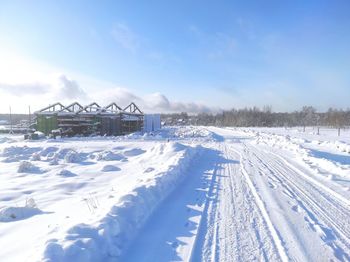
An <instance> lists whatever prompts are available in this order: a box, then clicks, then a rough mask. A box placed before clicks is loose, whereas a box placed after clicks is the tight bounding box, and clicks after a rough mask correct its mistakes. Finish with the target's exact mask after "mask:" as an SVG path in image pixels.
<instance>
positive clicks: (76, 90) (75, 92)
mask: <svg viewBox="0 0 350 262" xmlns="http://www.w3.org/2000/svg"><path fill="white" fill-rule="evenodd" d="M58 88H59V89H58V94H57V97H58V98H60V99H83V100H85V98H86V93H85V91H84V90H83V89H81V88H80V87H79V85H78V83H77V82H76V81H74V80H72V79H69V78H68V77H67V76H65V75H61V76H59V78H58Z"/></svg>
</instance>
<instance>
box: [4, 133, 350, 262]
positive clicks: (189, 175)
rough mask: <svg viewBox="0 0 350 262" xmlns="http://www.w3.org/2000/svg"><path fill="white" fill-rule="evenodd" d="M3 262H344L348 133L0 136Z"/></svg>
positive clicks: (347, 255) (348, 249) (349, 238)
mask: <svg viewBox="0 0 350 262" xmlns="http://www.w3.org/2000/svg"><path fill="white" fill-rule="evenodd" d="M0 246H1V247H2V248H1V249H0V260H1V261H254V260H256V261H288V260H296V261H330V260H338V261H349V260H350V135H347V133H344V135H343V136H340V137H337V133H336V131H335V130H333V131H329V132H322V131H321V135H317V134H316V133H315V132H314V131H312V130H307V132H305V133H304V132H301V131H300V130H299V131H298V130H297V129H289V130H286V129H283V128H274V129H268V128H254V129H248V128H239V129H238V128H237V129H235V128H215V127H208V128H207V127H177V128H167V129H163V130H162V131H161V132H158V133H156V134H153V135H151V134H146V135H137V134H134V135H130V136H126V137H114V138H113V137H111V138H108V137H96V138H69V139H57V140H41V141H23V140H22V137H21V136H9V135H0Z"/></svg>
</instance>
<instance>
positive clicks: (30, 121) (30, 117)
mask: <svg viewBox="0 0 350 262" xmlns="http://www.w3.org/2000/svg"><path fill="white" fill-rule="evenodd" d="M28 110H29V122H28V132H29V131H30V126H31V124H32V116H31V114H30V106H28Z"/></svg>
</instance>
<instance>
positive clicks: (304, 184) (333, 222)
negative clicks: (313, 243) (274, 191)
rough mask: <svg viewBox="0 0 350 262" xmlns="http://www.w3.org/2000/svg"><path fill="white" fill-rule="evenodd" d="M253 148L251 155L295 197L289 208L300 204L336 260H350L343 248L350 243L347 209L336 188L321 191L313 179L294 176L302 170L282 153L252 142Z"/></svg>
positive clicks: (311, 224) (321, 188)
mask: <svg viewBox="0 0 350 262" xmlns="http://www.w3.org/2000/svg"><path fill="white" fill-rule="evenodd" d="M252 148H253V149H254V150H252V152H253V155H255V157H256V158H257V159H258V160H259V161H260V162H261V163H262V165H263V166H264V167H265V168H267V169H268V170H269V171H270V174H271V175H273V176H275V178H276V179H277V180H279V182H280V184H281V186H283V187H284V188H285V189H284V192H285V194H286V195H287V196H289V197H290V198H292V199H295V200H296V201H297V205H296V206H294V207H292V208H294V210H297V211H298V209H299V208H301V209H302V210H304V212H305V215H306V217H307V219H305V220H306V222H307V223H308V224H309V226H310V227H311V228H312V229H313V231H316V232H317V233H318V234H319V235H320V237H321V239H322V240H323V241H324V243H326V244H327V245H328V246H329V247H331V249H332V250H333V253H334V255H335V256H336V257H337V258H338V259H339V260H341V261H344V260H350V257H349V255H348V254H346V253H345V251H344V248H345V249H349V245H350V241H349V236H350V228H349V225H350V220H349V217H350V210H349V208H348V207H347V205H346V201H345V202H344V201H343V199H341V198H339V197H337V194H334V193H335V192H334V193H332V192H329V190H325V191H322V190H324V188H323V187H317V186H315V183H313V179H311V180H310V179H304V180H300V179H295V178H298V177H300V176H301V175H300V172H301V171H299V172H297V171H296V167H293V168H291V164H289V163H288V164H286V163H285V162H286V160H284V159H283V158H282V157H280V156H278V155H276V154H274V153H272V152H267V151H265V150H260V149H258V148H257V147H255V146H254V147H253V146H252ZM258 154H259V155H258ZM268 154H269V155H273V156H274V158H271V157H267V155H268ZM277 174H278V176H277ZM304 176H307V175H305V174H303V175H302V176H301V177H304ZM281 178H282V179H281ZM333 234H335V235H336V236H337V239H338V240H339V242H340V243H339V242H338V241H336V240H337V239H335V237H334V235H333ZM340 244H341V246H343V247H341V246H340Z"/></svg>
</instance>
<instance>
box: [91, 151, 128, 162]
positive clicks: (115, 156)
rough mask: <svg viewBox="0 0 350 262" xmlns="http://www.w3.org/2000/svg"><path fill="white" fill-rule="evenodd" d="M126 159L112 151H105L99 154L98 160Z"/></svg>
mask: <svg viewBox="0 0 350 262" xmlns="http://www.w3.org/2000/svg"><path fill="white" fill-rule="evenodd" d="M124 159H125V157H124V156H123V155H122V154H119V153H113V152H111V151H103V152H100V153H98V154H97V156H96V160H98V161H100V160H104V161H114V160H118V161H121V160H124Z"/></svg>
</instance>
